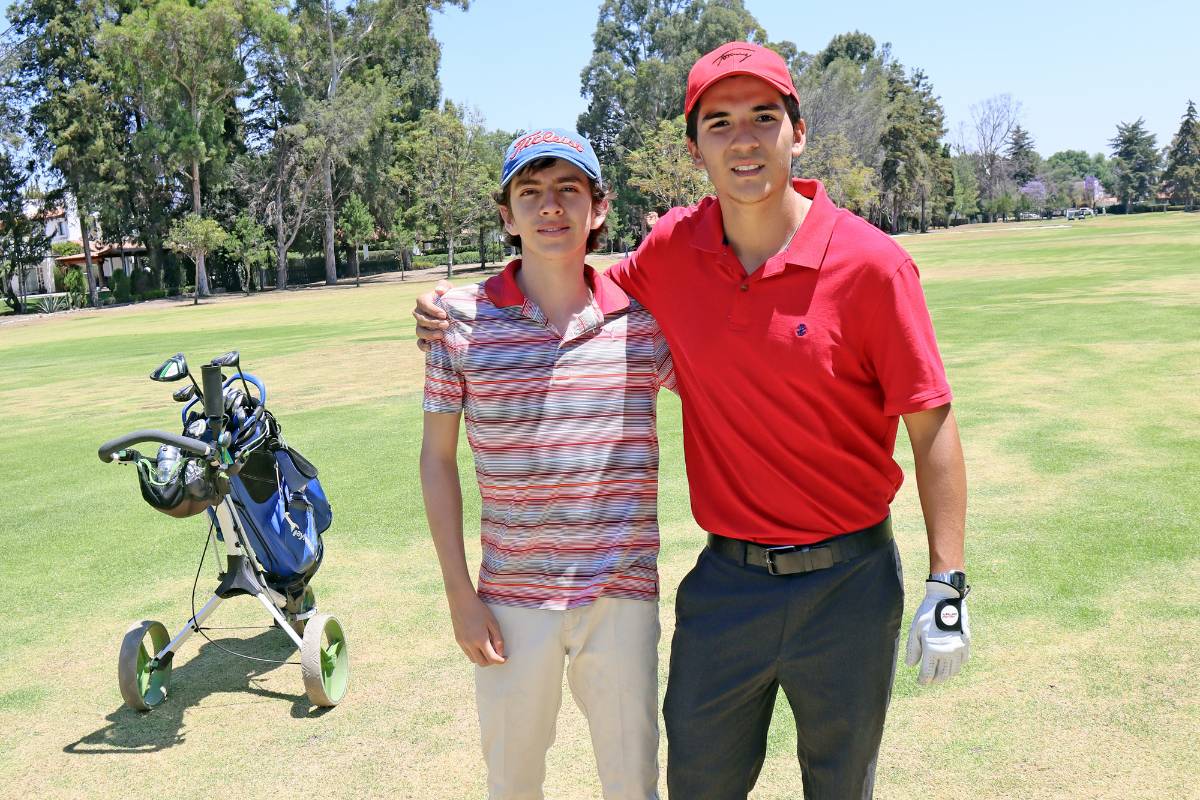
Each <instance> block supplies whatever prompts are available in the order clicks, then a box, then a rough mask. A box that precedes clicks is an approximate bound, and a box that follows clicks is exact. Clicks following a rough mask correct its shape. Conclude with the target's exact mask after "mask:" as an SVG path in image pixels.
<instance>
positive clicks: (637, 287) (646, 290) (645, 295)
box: [607, 208, 682, 314]
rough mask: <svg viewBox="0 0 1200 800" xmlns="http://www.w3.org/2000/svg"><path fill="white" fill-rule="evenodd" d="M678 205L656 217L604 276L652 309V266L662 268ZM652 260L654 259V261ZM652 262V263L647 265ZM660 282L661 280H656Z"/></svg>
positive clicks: (653, 283)
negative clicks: (630, 251)
mask: <svg viewBox="0 0 1200 800" xmlns="http://www.w3.org/2000/svg"><path fill="white" fill-rule="evenodd" d="M681 213H682V209H675V208H673V209H671V210H670V211H668V212H667V214H666V215H665V216H664V217H663V218H662V219H660V220H659V221H658V224H656V225H655V226H654V229H653V230H651V231H650V233H649V235H648V236H646V238H645V239H643V240H642V243H641V244H640V245H638V248H637V250H635V251H634V252H633V254H632V255H630V256H629V257H628V258H625V259H622V260H621V261H620V262H619V263H617V264H615V265H613V266H612V267H610V268H609V270H608V273H607V274H608V277H610V278H612V280H613V282H614V283H616V284H617V286H620V287H621V289H622V290H623V291H624V292H625V294H627V295H629V296H630V297H633V298H635V299H636V300H637V301H638V302H639V303H641V304H642V305H644V306H645V307H646V308H647V309H649V310H650V313H651V314H653V313H654V309H655V308H656V307H657V305H658V304H657V300H658V299H659V298H657V297H656V296H655V292H654V289H655V281H653V280H651V278H652V276H653V272H654V269H655V268H656V267H657V268H659V269H661V268H662V264H663V262H664V261H665V259H666V252H667V249H668V248H669V247H670V234H671V231H672V230H674V227H675V223H676V220H677V218H678V217H679V215H680V214H681ZM656 262H658V263H657V264H656ZM651 265H655V266H651ZM660 283H661V282H660Z"/></svg>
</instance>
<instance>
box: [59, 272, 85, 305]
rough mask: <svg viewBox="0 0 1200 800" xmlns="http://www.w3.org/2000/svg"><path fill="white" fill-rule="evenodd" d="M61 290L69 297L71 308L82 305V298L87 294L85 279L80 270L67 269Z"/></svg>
mask: <svg viewBox="0 0 1200 800" xmlns="http://www.w3.org/2000/svg"><path fill="white" fill-rule="evenodd" d="M63 290H64V291H65V292H66V293H67V294H68V295H70V298H71V305H72V306H81V305H83V297H84V295H85V294H87V279H86V278H84V277H83V270H82V269H68V270H67V274H66V275H65V276H63Z"/></svg>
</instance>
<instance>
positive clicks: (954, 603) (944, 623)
mask: <svg viewBox="0 0 1200 800" xmlns="http://www.w3.org/2000/svg"><path fill="white" fill-rule="evenodd" d="M970 655H971V625H970V622H969V621H968V619H967V593H966V592H964V593H963V594H962V595H961V596H960V595H959V593H958V590H957V589H955V588H954V587H953V586H951V585H950V584H948V583H942V582H941V581H925V599H924V600H922V601H921V605H920V606H919V607H918V608H917V613H916V615H915V616H914V617H913V621H912V627H911V628H909V630H908V652H907V654H906V655H905V659H904V662H905V663H906V664H908V666H910V667H915V666H916V665H917V664H918V663H919V664H920V665H921V669H920V671H919V672H918V673H917V683H919V684H921V685H922V686H924V685H928V684H930V683H941V682H942V681H944V680H946V679H947V678H952V677H954V676H955V675H957V674H958V671H959V670H960V669H962V665H963V664H965V663H967V659H968V658H969V657H970Z"/></svg>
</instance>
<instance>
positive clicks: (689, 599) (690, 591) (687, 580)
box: [675, 547, 709, 627]
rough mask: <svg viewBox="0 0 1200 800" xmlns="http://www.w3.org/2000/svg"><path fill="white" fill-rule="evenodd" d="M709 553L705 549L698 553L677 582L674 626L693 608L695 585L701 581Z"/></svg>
mask: <svg viewBox="0 0 1200 800" xmlns="http://www.w3.org/2000/svg"><path fill="white" fill-rule="evenodd" d="M708 556H709V552H708V548H707V547H705V548H704V549H703V550H701V551H700V555H698V556H697V557H696V563H695V564H694V565H693V566H692V568H691V569H690V570H688V573H687V574H686V575H684V576H683V580H681V581H680V582H679V588H678V589H676V590H675V625H676V627H678V626H679V620H680V619H682V618H683V617H685V616H686V615H687V613H688V609H689V608H691V607H692V606H694V605H695V604H694V602H693V601H694V595H695V585H696V583H697V582H698V581H699V580H700V579H701V575H700V573H701V570H703V569H704V564H705V562H706V561H707V560H708Z"/></svg>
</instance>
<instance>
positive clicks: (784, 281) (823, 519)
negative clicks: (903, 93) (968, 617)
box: [608, 180, 951, 544]
mask: <svg viewBox="0 0 1200 800" xmlns="http://www.w3.org/2000/svg"><path fill="white" fill-rule="evenodd" d="M794 185H795V187H796V189H797V191H799V192H800V193H801V194H803V195H804V196H805V197H808V198H810V199H812V201H813V203H812V207H811V208H810V210H809V212H808V216H806V217H805V219H804V223H803V225H802V226H801V227H800V230H799V231H798V232H797V233H796V235H795V237H793V239H792V243H791V245H790V246H789V247H788V248H787V250H786V251H784V252H782V253H780V254H778V255H776V256H774V257H772V258H771V259H770V260H768V261H767V262H766V263H765V264H763V265H762V266H761V267H759V268H758V269H757V270H756V271H755V272H754V273H753V274H751V275H749V276H747V275H746V273H745V270H744V269H743V267H742V265H741V263H740V262H739V261H738V258H737V256H736V255H735V254H734V253H733V251H732V250H731V249H730V248H729V246H728V245H727V244H726V243H725V242H724V230H723V227H722V222H721V208H720V205H719V203H718V201H717V200H716V198H713V197H707V198H705V199H704V200H701V201H700V203H699V204H698V205H696V206H692V207H691V208H676V209H673V210H672V211H671V212H670V213H668V214H667V215H666V216H665V217H663V218H662V219H661V220H659V222H658V224H657V225H655V227H654V230H653V232H652V234H651V235H650V236H649V237H647V239H646V241H645V242H643V243H642V246H641V247H640V248H638V251H637V252H636V253H635V254H634V255H633V256H632V257H631V258H629V259H628V260H626V261H625V262H622V263H621V264H618V265H617V266H615V267H613V268H612V269H611V270H610V271H609V273H608V274H609V275H610V276H611V277H612V278H613V279H614V280H615V281H616V282H617V283H618V284H619V285H620V286H621V288H623V289H624V290H625V291H626V292H628V293H629V294H631V295H632V296H634V297H636V298H637V299H638V300H639V301H640V302H641V303H642V304H643V305H644V306H646V308H648V309H649V310H650V312H651V313H652V314H653V315H654V317H655V319H657V320H658V323H659V325H660V326H661V328H662V330H663V332H664V333H665V334H666V337H667V341H668V343H669V344H670V347H671V352H672V355H673V357H674V361H675V370H676V374H677V376H678V380H679V389H680V392H679V394H680V397H681V398H682V400H683V435H684V450H685V455H686V459H687V474H688V482H689V484H690V488H691V501H692V513H693V515H694V516H695V518H696V521H697V522H698V523H699V524H700V526H701V527H702V528H704V529H705V530H708V531H711V532H713V533H719V534H722V535H724V536H731V537H736V538H742V539H750V540H752V541H756V542H761V543H764V544H809V543H812V542H816V541H820V540H821V539H825V538H828V537H830V536H833V535H837V534H841V533H847V532H850V531H855V530H859V529H861V528H865V527H868V526H870V525H873V524H874V523H876V522H879V521H880V520H881V519H883V518H884V517H885V516H886V515H887V513H888V506H889V505H890V503H891V501H892V498H894V497H895V496H896V490H897V489H899V488H900V484H901V482H902V481H903V479H904V475H903V473H902V471H901V469H900V467H899V465H898V464H896V462H895V460H894V459H893V458H892V452H893V448H894V445H895V441H896V428H897V423H898V422H899V415H901V414H906V413H909V412H913V411H921V410H924V409H929V408H936V407H938V406H942V405H945V404H947V403H949V402H950V398H951V395H950V386H949V384H948V383H947V381H946V374H945V370H944V368H943V366H942V361H941V357H940V356H939V354H938V349H937V342H936V340H935V338H934V333H933V325H932V323H931V322H930V319H929V312H928V310H927V309H926V306H925V297H924V295H923V294H922V292H921V286H920V283H919V280H918V277H919V276H918V273H917V268H916V265H915V264H913V261H912V259H911V258H910V257H909V256H908V254H907V253H906V252H904V250H903V249H902V248H901V247H900V246H898V245H897V244H896V243H895V242H894V241H892V239H891V238H890V237H888V236H887V235H885V234H884V233H882V232H881V231H879V230H878V229H876V228H875V227H873V226H872V225H870V224H869V223H867V222H866V221H864V220H862V219H860V218H859V217H857V216H855V215H854V214H851V213H850V212H848V211H845V210H842V209H839V208H837V207H836V206H834V205H833V203H832V202H830V200H829V198H828V197H827V196H826V194H825V189H824V187H823V186H821V183H820V182H819V181H806V180H797V181H795V184H794Z"/></svg>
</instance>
